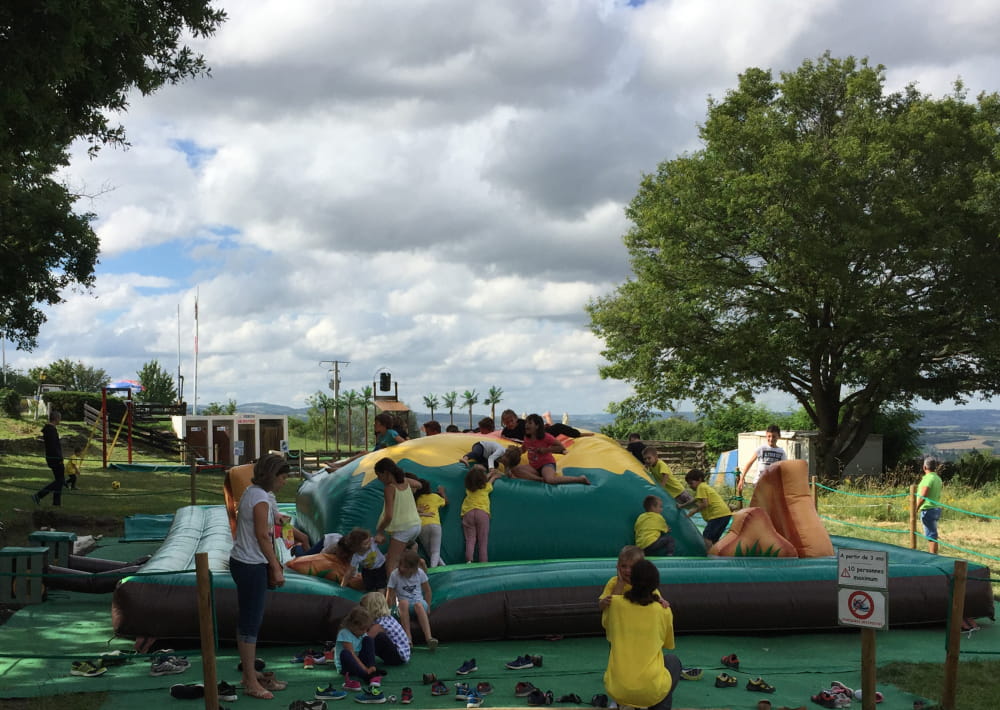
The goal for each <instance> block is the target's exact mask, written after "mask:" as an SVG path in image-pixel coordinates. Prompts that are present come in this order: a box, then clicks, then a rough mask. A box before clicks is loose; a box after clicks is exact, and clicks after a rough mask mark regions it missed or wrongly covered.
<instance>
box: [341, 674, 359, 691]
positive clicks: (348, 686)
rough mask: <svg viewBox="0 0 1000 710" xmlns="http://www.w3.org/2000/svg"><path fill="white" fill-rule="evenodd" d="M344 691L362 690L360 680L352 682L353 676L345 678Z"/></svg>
mask: <svg viewBox="0 0 1000 710" xmlns="http://www.w3.org/2000/svg"><path fill="white" fill-rule="evenodd" d="M344 690H361V681H360V680H351V676H349V675H346V676H344Z"/></svg>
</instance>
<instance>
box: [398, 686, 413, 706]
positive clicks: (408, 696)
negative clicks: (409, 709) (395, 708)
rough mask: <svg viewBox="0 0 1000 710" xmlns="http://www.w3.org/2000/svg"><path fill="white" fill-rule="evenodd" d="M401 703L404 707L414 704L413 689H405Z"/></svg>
mask: <svg viewBox="0 0 1000 710" xmlns="http://www.w3.org/2000/svg"><path fill="white" fill-rule="evenodd" d="M399 702H401V703H403V705H409V704H410V703H412V702H413V688H410V687H406V688H403V694H402V697H401V698H400V700H399Z"/></svg>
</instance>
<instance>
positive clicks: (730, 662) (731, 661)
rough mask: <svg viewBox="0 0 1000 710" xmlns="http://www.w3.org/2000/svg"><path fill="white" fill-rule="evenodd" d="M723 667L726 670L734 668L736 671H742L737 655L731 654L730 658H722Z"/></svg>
mask: <svg viewBox="0 0 1000 710" xmlns="http://www.w3.org/2000/svg"><path fill="white" fill-rule="evenodd" d="M722 665H724V666H725V667H726V668H732V669H733V670H734V671H738V670H739V669H740V659H739V658H737V657H736V654H735V653H730V654H729V655H728V656H723V657H722Z"/></svg>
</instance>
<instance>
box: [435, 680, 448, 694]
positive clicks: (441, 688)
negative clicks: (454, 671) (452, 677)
mask: <svg viewBox="0 0 1000 710" xmlns="http://www.w3.org/2000/svg"><path fill="white" fill-rule="evenodd" d="M447 694H448V686H447V685H445V684H444V683H442V682H441V681H439V680H436V681H434V685H432V686H431V695H447Z"/></svg>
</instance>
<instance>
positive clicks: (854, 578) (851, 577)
mask: <svg viewBox="0 0 1000 710" xmlns="http://www.w3.org/2000/svg"><path fill="white" fill-rule="evenodd" d="M888 581H889V553H887V552H883V551H881V550H850V549H847V548H843V547H841V548H838V549H837V584H839V585H840V586H841V587H863V588H865V589H881V590H883V591H885V590H887V589H888V588H889V587H888Z"/></svg>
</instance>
